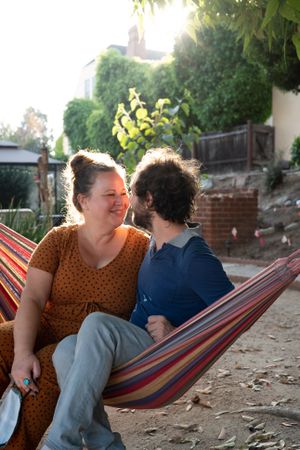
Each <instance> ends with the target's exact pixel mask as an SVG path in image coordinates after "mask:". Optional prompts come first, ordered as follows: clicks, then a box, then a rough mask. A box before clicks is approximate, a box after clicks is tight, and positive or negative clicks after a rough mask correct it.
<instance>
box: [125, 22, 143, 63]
mask: <svg viewBox="0 0 300 450" xmlns="http://www.w3.org/2000/svg"><path fill="white" fill-rule="evenodd" d="M128 36H129V40H128V46H127V51H126V55H127V56H129V57H130V58H133V57H134V56H138V57H139V58H141V59H146V44H145V39H144V35H143V36H141V38H140V36H139V32H138V28H137V26H136V25H134V26H133V27H131V28H130V29H129V32H128Z"/></svg>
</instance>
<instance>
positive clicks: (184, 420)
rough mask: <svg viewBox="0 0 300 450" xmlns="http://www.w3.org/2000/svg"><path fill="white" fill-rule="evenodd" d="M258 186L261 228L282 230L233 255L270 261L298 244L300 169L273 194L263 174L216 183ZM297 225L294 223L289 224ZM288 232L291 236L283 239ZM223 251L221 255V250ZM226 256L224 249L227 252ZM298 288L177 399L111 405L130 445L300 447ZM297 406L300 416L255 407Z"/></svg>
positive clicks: (205, 449) (141, 449)
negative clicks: (160, 404) (161, 404)
mask: <svg viewBox="0 0 300 450" xmlns="http://www.w3.org/2000/svg"><path fill="white" fill-rule="evenodd" d="M232 185H233V186H237V185H239V186H241V187H255V188H257V189H258V190H259V215H258V228H259V229H267V228H271V227H274V226H275V227H276V229H277V230H278V231H272V232H271V233H270V234H266V235H263V236H262V238H263V241H262V240H261V241H260V240H259V239H258V238H255V237H253V239H251V240H250V241H249V243H248V244H246V245H242V246H239V245H238V243H237V244H236V245H235V246H234V247H233V248H232V252H231V256H232V257H238V258H239V257H242V258H247V259H257V260H262V261H272V260H274V259H276V258H278V257H282V256H286V255H288V254H290V253H292V251H294V250H296V249H297V248H300V226H299V225H300V207H299V206H298V205H297V200H299V199H300V173H299V172H298V173H293V172H292V173H289V174H286V175H285V177H284V181H283V184H282V185H281V186H279V187H278V188H276V189H275V190H274V191H273V192H271V193H267V192H266V189H265V187H264V177H263V176H259V175H258V174H253V175H244V174H241V175H240V176H239V175H238V176H236V175H235V176H234V177H233V176H231V175H227V176H226V175H225V176H220V177H218V179H215V180H214V186H213V187H214V188H216V187H217V186H221V187H222V188H226V187H230V186H232ZM291 223H296V224H297V225H298V226H295V228H292V229H290V230H289V229H288V227H287V226H288V225H290V224H291ZM284 236H285V237H286V239H287V240H285V238H284ZM221 254H222V252H220V254H219V256H221ZM223 254H225V252H224V253H223ZM299 301H300V292H299V291H295V290H291V289H289V290H287V291H285V292H284V293H283V294H282V296H281V297H280V298H279V299H278V300H277V301H276V302H275V303H274V304H273V305H272V307H271V308H270V309H269V310H268V311H267V312H266V313H265V314H264V316H263V317H262V318H261V319H260V320H259V321H258V322H257V323H256V324H255V325H253V327H252V328H251V329H250V330H249V331H248V332H247V333H245V334H244V335H243V336H241V337H240V338H239V339H238V341H237V342H236V343H235V344H234V345H233V346H232V347H231V348H230V349H229V350H228V351H227V352H226V353H225V354H224V355H223V356H222V357H221V359H220V360H219V361H218V362H217V363H216V364H215V365H214V366H213V367H212V368H211V369H209V371H208V372H207V373H206V374H205V375H204V376H203V377H202V378H201V379H200V380H199V382H198V383H197V384H196V385H195V386H194V387H193V388H191V390H190V391H189V392H188V393H187V394H186V395H185V396H184V397H183V398H182V399H181V400H179V401H178V402H176V403H175V404H172V405H170V406H168V407H165V408H162V409H158V410H149V411H143V410H132V411H131V410H127V409H125V410H117V409H114V408H108V409H107V410H108V412H109V416H110V419H111V423H112V427H113V429H114V430H115V431H119V432H120V433H121V435H122V437H123V440H124V443H125V444H126V448H127V449H128V450H177V449H178V450H187V449H193V448H195V449H201V450H209V449H229V448H234V449H240V450H242V449H243V450H246V449H251V450H252V449H256V448H260V449H268V450H276V449H290V450H291V449H297V450H300V370H299V369H300V327H299V323H300V304H299ZM253 406H254V407H255V406H268V407H273V408H274V409H272V411H275V410H276V411H278V408H288V409H289V411H291V410H293V409H296V410H297V414H298V421H297V420H295V419H293V418H291V417H285V416H284V415H283V416H276V415H272V414H270V413H268V414H263V413H261V412H260V413H257V412H253V411H245V412H239V413H235V414H229V413H228V412H227V413H225V414H222V415H221V414H220V412H222V411H237V410H240V409H243V408H249V407H253Z"/></svg>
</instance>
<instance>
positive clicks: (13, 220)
mask: <svg viewBox="0 0 300 450" xmlns="http://www.w3.org/2000/svg"><path fill="white" fill-rule="evenodd" d="M30 212H31V213H30ZM1 222H2V223H3V224H4V225H6V226H7V227H9V228H11V229H12V230H15V231H16V232H17V233H20V234H21V235H22V236H25V237H27V238H28V239H30V240H31V241H33V242H36V243H39V242H40V241H41V240H42V239H43V237H44V236H45V234H46V233H47V232H48V231H49V227H48V223H49V221H48V220H44V221H40V220H39V218H38V215H35V214H34V213H33V212H32V211H30V210H29V211H28V213H26V215H23V214H22V213H21V212H20V208H19V207H17V208H13V207H12V205H10V206H9V208H8V211H7V213H6V214H2V215H1Z"/></svg>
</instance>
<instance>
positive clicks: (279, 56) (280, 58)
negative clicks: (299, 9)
mask: <svg viewBox="0 0 300 450" xmlns="http://www.w3.org/2000/svg"><path fill="white" fill-rule="evenodd" d="M288 32H290V33H292V27H291V26H290V25H289V26H288V27H287V33H288ZM247 57H248V59H249V61H254V62H256V63H258V64H259V65H260V66H262V67H264V68H265V70H266V72H267V74H268V77H269V80H270V81H271V82H272V83H273V84H274V85H275V86H277V87H279V88H280V89H283V90H285V91H293V92H295V93H298V92H300V60H299V59H298V57H297V54H296V49H295V47H294V45H293V43H292V41H291V40H289V39H287V40H286V41H285V38H284V36H282V37H278V38H277V39H276V40H275V41H274V42H273V43H272V49H271V51H270V48H269V45H268V42H266V41H264V40H258V39H253V40H252V43H251V46H250V47H249V51H248V52H247Z"/></svg>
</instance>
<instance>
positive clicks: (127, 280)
mask: <svg viewBox="0 0 300 450" xmlns="http://www.w3.org/2000/svg"><path fill="white" fill-rule="evenodd" d="M77 228H78V227H77V225H68V226H66V225H63V226H61V227H57V228H53V229H52V230H51V231H50V232H49V233H48V234H47V235H46V236H45V238H44V239H43V240H42V241H41V242H40V244H39V245H38V246H37V248H36V250H35V251H34V253H33V255H32V257H31V260H30V262H29V265H30V266H31V267H36V268H38V269H41V270H44V271H46V272H50V273H52V274H53V276H54V278H53V284H52V290H51V295H50V299H49V301H48V302H47V304H46V307H45V310H44V313H43V316H42V320H41V327H40V331H39V334H38V337H37V341H36V347H35V352H36V354H37V357H38V358H39V361H40V364H41V376H40V378H39V380H38V386H39V394H38V395H37V396H27V397H26V398H25V400H24V401H23V405H22V413H21V420H20V423H19V425H18V428H17V430H16V432H15V434H14V436H13V437H12V439H11V441H10V442H9V444H8V445H7V446H6V448H7V449H8V450H10V449H15V450H34V449H36V447H37V445H38V444H39V442H40V440H41V438H42V436H43V434H44V432H45V431H46V429H47V427H48V426H49V425H50V423H51V420H52V417H53V413H54V409H55V405H56V401H57V398H58V395H59V388H58V385H57V381H56V374H55V370H54V368H53V365H52V354H53V352H54V350H55V347H56V345H57V342H59V341H60V340H61V339H63V338H64V337H65V336H67V335H69V334H74V333H77V332H78V330H79V328H80V325H81V323H82V321H83V320H84V318H85V317H86V316H87V315H88V314H90V313H91V312H94V311H102V312H105V313H108V314H113V315H116V316H119V317H122V318H124V319H128V318H129V317H130V314H131V311H132V309H133V307H134V304H135V292H136V283H137V274H138V270H139V267H140V265H141V262H142V260H143V258H144V255H145V253H146V250H147V247H148V237H147V236H146V234H145V233H143V232H142V231H139V230H137V229H135V228H133V227H128V235H127V238H126V241H125V244H124V246H123V248H122V249H121V251H120V252H119V254H118V255H117V257H116V258H115V259H113V260H112V261H111V262H110V263H109V264H107V265H106V266H105V267H103V268H100V269H96V268H92V267H89V266H88V265H87V264H86V263H85V262H84V261H83V260H82V258H81V255H80V253H79V247H78V237H77ZM13 356H14V353H13V321H11V322H6V323H4V324H1V325H0V394H2V393H3V392H4V390H5V389H6V387H7V385H8V383H9V381H10V380H9V373H10V370H11V366H12V362H13Z"/></svg>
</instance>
